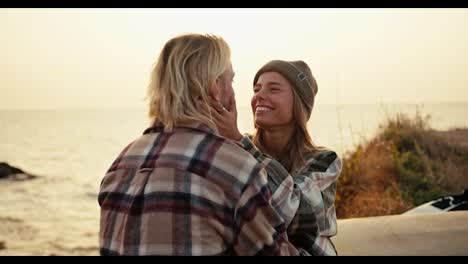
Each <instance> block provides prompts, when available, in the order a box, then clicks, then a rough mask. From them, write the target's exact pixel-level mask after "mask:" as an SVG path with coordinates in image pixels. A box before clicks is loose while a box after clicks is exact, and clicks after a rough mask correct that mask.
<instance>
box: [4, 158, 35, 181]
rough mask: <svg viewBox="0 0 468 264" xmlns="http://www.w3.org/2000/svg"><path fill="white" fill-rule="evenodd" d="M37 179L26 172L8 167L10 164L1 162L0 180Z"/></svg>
mask: <svg viewBox="0 0 468 264" xmlns="http://www.w3.org/2000/svg"><path fill="white" fill-rule="evenodd" d="M34 178H37V176H35V175H31V174H29V173H26V172H24V171H23V170H21V169H18V168H15V167H13V166H10V165H8V163H5V162H0V179H9V180H14V181H24V180H30V179H34Z"/></svg>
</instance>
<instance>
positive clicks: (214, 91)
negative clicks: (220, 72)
mask: <svg viewBox="0 0 468 264" xmlns="http://www.w3.org/2000/svg"><path fill="white" fill-rule="evenodd" d="M210 96H211V97H212V98H213V99H215V100H216V101H220V100H221V89H220V85H219V79H216V81H215V82H214V83H213V85H212V86H211V89H210Z"/></svg>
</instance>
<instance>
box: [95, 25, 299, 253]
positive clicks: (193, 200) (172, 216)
mask: <svg viewBox="0 0 468 264" xmlns="http://www.w3.org/2000/svg"><path fill="white" fill-rule="evenodd" d="M233 77H234V72H233V69H232V65H231V60H230V49H229V46H228V44H227V43H226V42H225V41H224V40H223V39H222V38H221V37H218V36H213V35H199V34H185V35H181V36H178V37H175V38H173V39H171V40H169V41H168V42H167V43H166V45H165V46H164V48H163V49H162V51H161V54H160V56H159V58H158V60H157V63H156V66H155V68H154V70H153V72H152V74H151V83H150V85H149V89H148V98H149V114H150V117H151V118H152V120H154V122H153V124H152V126H151V127H149V128H148V129H146V130H145V131H144V133H143V135H142V136H140V137H139V138H137V139H136V140H134V141H133V142H132V143H130V144H129V145H128V146H127V147H126V148H125V149H124V150H123V151H122V152H121V153H120V155H119V156H118V157H117V159H116V160H115V161H114V162H113V164H112V165H111V167H110V169H109V170H108V171H107V173H106V175H105V176H104V178H103V179H102V182H101V188H100V193H99V197H98V201H99V205H100V206H101V222H100V233H99V242H100V253H101V255H298V254H299V251H298V250H297V249H295V248H294V247H293V246H292V245H291V244H290V243H289V242H288V240H287V236H286V228H287V226H288V225H289V224H290V222H291V221H292V217H293V216H294V214H295V210H296V209H297V207H298V206H299V203H298V202H297V203H296V205H295V208H293V210H291V211H292V212H290V215H289V216H284V215H279V214H278V213H277V212H276V211H275V210H274V208H273V207H272V201H271V191H270V189H269V188H268V183H267V174H266V171H265V168H264V167H262V165H261V163H260V162H258V161H257V160H256V159H255V158H254V157H252V156H251V155H250V154H249V153H248V152H246V151H245V150H244V149H243V148H242V147H241V146H240V145H238V144H236V143H234V142H233V141H231V140H228V139H226V138H224V137H221V136H220V135H219V132H218V129H217V127H216V125H215V124H214V122H213V120H212V112H211V110H210V107H209V102H210V101H211V100H219V101H221V102H222V104H223V105H224V106H225V107H228V106H229V102H228V101H226V98H231V97H232V95H233V88H232V80H233ZM292 185H293V183H292V181H291V182H288V183H285V184H284V188H286V189H289V190H290V193H292V192H293V191H294V190H293V188H292Z"/></svg>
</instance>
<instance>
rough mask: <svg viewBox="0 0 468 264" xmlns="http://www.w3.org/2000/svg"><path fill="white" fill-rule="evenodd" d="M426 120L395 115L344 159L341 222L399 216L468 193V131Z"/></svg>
mask: <svg viewBox="0 0 468 264" xmlns="http://www.w3.org/2000/svg"><path fill="white" fill-rule="evenodd" d="M428 120H429V117H428V116H425V117H423V116H422V115H421V114H420V113H417V114H416V115H415V116H413V117H409V116H407V115H404V114H399V115H397V116H395V117H392V118H388V120H386V121H385V123H384V124H382V125H381V126H380V129H379V132H378V134H377V135H376V136H375V137H374V138H373V139H371V140H369V141H367V142H364V143H362V144H361V145H359V146H358V147H357V148H356V149H355V150H354V151H351V152H348V153H346V154H345V155H344V157H343V161H344V163H343V172H342V174H341V176H340V179H339V182H338V190H337V200H336V208H337V216H338V218H339V219H344V218H352V217H367V216H378V215H390V214H400V213H402V212H404V211H406V210H408V209H410V208H413V207H415V206H417V205H420V204H422V203H425V202H427V201H430V200H432V199H434V198H437V197H439V196H442V195H446V194H457V193H461V192H463V190H464V189H465V188H468V129H467V128H457V129H451V130H449V131H436V130H433V129H431V128H430V127H429V125H428Z"/></svg>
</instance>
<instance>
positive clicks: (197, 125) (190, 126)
mask: <svg viewBox="0 0 468 264" xmlns="http://www.w3.org/2000/svg"><path fill="white" fill-rule="evenodd" d="M186 130H198V131H202V132H205V133H210V134H218V131H217V130H215V129H212V128H210V127H209V126H207V125H206V124H204V123H202V122H199V121H189V122H184V123H181V124H179V125H177V126H174V128H172V129H169V128H166V127H165V126H164V124H163V123H162V122H160V121H155V122H154V123H153V125H151V126H150V127H149V128H147V129H145V131H144V132H143V135H145V134H149V133H160V132H166V133H172V132H177V131H186Z"/></svg>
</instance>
